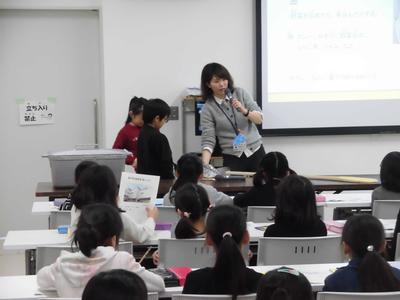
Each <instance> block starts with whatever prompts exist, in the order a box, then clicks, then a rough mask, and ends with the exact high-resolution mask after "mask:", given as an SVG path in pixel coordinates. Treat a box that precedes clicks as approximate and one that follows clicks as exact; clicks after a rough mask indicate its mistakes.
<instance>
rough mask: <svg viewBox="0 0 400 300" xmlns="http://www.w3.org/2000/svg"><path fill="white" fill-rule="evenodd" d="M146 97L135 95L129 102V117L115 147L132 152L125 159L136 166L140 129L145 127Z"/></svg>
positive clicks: (119, 133)
mask: <svg viewBox="0 0 400 300" xmlns="http://www.w3.org/2000/svg"><path fill="white" fill-rule="evenodd" d="M146 101H147V100H146V99H145V98H141V97H133V98H132V99H131V101H130V102H129V111H128V117H127V119H126V122H125V126H124V127H122V129H121V130H120V131H119V132H118V135H117V137H116V139H115V142H114V145H113V149H126V150H128V151H129V152H131V153H132V155H128V156H127V157H126V159H125V164H127V165H131V166H133V167H134V168H136V165H137V159H136V157H137V142H138V138H139V134H140V130H141V129H142V127H143V106H144V104H145V103H146Z"/></svg>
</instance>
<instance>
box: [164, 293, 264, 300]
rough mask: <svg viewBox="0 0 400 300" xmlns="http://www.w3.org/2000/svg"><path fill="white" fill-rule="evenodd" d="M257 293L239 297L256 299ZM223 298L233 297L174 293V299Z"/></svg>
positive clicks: (214, 299) (248, 299)
mask: <svg viewBox="0 0 400 300" xmlns="http://www.w3.org/2000/svg"><path fill="white" fill-rule="evenodd" d="M256 296H257V295H256V294H248V295H240V296H238V297H237V299H240V300H254V299H256ZM199 299H207V300H222V299H232V296H231V295H192V294H180V295H172V300H199Z"/></svg>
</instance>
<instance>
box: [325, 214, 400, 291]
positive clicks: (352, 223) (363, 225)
mask: <svg viewBox="0 0 400 300" xmlns="http://www.w3.org/2000/svg"><path fill="white" fill-rule="evenodd" d="M342 242H343V249H344V253H345V254H346V255H348V256H349V257H350V259H351V260H350V262H349V264H348V265H347V266H345V267H342V268H339V269H338V270H336V272H335V273H333V274H331V275H329V276H328V277H327V278H326V279H325V286H324V291H333V292H390V291H399V290H400V270H398V269H396V268H393V267H391V266H390V265H389V264H388V263H387V262H386V260H385V259H384V258H383V257H382V254H383V253H384V251H385V247H386V241H385V232H384V229H383V225H382V223H381V222H380V221H379V220H378V219H377V218H375V217H374V216H371V215H358V216H353V217H351V218H349V219H348V220H347V222H346V224H345V225H344V227H343V233H342Z"/></svg>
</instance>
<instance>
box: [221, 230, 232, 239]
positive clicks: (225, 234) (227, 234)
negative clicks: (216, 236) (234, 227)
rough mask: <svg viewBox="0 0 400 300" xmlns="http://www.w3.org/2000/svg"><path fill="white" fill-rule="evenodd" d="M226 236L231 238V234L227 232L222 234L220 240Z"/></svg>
mask: <svg viewBox="0 0 400 300" xmlns="http://www.w3.org/2000/svg"><path fill="white" fill-rule="evenodd" d="M226 236H230V237H232V233H230V232H229V231H227V232H224V233H223V234H222V238H225V237H226Z"/></svg>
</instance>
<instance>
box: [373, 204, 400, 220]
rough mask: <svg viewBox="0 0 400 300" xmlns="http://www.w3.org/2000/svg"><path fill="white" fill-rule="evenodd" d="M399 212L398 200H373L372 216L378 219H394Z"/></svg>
mask: <svg viewBox="0 0 400 300" xmlns="http://www.w3.org/2000/svg"><path fill="white" fill-rule="evenodd" d="M399 210H400V200H375V201H374V202H373V205H372V215H373V216H375V217H377V218H378V219H396V218H397V214H398V213H399Z"/></svg>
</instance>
